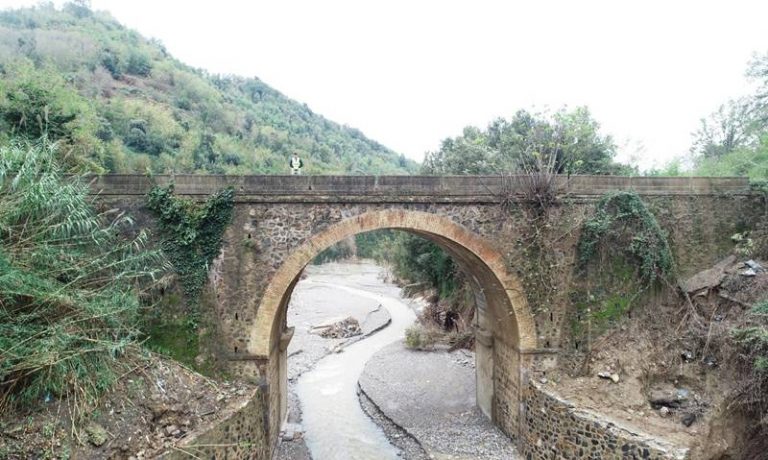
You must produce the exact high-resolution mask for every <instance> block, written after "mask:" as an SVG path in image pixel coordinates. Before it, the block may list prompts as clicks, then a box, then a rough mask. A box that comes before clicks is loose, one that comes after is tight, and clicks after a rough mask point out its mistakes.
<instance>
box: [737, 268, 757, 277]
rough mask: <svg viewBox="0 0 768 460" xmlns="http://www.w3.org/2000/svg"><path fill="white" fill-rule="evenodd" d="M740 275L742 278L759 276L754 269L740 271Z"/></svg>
mask: <svg viewBox="0 0 768 460" xmlns="http://www.w3.org/2000/svg"><path fill="white" fill-rule="evenodd" d="M739 275H741V276H755V275H757V272H756V271H755V270H754V269H752V268H748V269H746V270H742V271H740V272H739Z"/></svg>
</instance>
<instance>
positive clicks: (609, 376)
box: [597, 372, 619, 383]
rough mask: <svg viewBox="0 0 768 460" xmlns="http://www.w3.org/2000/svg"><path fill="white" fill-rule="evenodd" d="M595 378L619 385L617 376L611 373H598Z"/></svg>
mask: <svg viewBox="0 0 768 460" xmlns="http://www.w3.org/2000/svg"><path fill="white" fill-rule="evenodd" d="M597 376H598V377H600V378H601V379H606V380H610V381H612V382H613V383H619V374H616V373H611V372H598V373H597Z"/></svg>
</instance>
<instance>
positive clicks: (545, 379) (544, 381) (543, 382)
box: [539, 377, 549, 385]
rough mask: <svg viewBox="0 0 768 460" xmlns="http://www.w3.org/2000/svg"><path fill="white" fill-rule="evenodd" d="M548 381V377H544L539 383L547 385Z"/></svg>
mask: <svg viewBox="0 0 768 460" xmlns="http://www.w3.org/2000/svg"><path fill="white" fill-rule="evenodd" d="M548 381H549V380H547V378H546V377H542V378H540V379H539V383H541V384H542V385H546V384H547V382H548Z"/></svg>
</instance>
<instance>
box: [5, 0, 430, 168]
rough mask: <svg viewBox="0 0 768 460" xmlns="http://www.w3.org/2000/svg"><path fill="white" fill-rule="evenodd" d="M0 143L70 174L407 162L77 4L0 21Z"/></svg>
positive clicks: (267, 90) (257, 83) (252, 81)
mask: <svg viewBox="0 0 768 460" xmlns="http://www.w3.org/2000/svg"><path fill="white" fill-rule="evenodd" d="M0 75H2V78H1V79H0V114H2V115H0V142H5V141H8V140H10V139H11V138H16V137H23V138H30V139H35V138H38V137H40V136H41V135H47V136H48V138H49V139H52V140H57V141H59V142H60V143H61V144H62V148H61V149H60V151H61V152H62V153H63V154H64V155H66V158H67V159H68V162H69V163H70V165H72V166H76V167H77V168H78V169H88V170H97V171H103V172H119V173H125V172H140V173H144V172H147V171H150V172H152V173H169V172H176V173H191V172H200V173H227V174H270V173H277V174H280V173H286V172H287V159H288V158H289V156H290V155H291V154H292V153H293V152H298V153H299V155H300V156H301V157H302V158H304V159H305V165H306V167H305V170H306V171H307V172H308V173H311V174H319V173H344V174H374V173H378V174H408V173H410V172H412V171H415V170H416V167H417V165H416V163H415V162H413V161H411V160H407V159H406V158H405V157H404V156H403V155H399V154H397V153H395V152H393V151H391V150H389V149H387V148H386V147H384V146H382V145H381V144H379V143H377V142H375V141H373V140H371V139H368V138H367V137H365V135H363V133H361V132H360V131H359V130H357V129H354V128H350V127H347V126H342V125H339V124H337V123H334V122H333V121H330V120H328V119H326V118H324V117H323V116H321V115H318V114H316V113H314V112H312V110H311V109H310V108H309V107H307V105H306V104H301V103H299V102H296V101H294V100H291V99H290V98H288V97H286V96H284V95H283V94H281V93H280V92H278V91H277V90H275V89H273V88H272V87H270V86H269V85H267V84H266V83H264V82H262V81H261V80H259V79H258V78H244V77H238V76H221V75H211V74H208V73H207V72H205V71H204V70H200V69H193V68H191V67H189V66H187V65H185V64H183V63H181V62H179V61H178V60H176V59H174V58H173V57H172V56H171V55H170V54H169V53H168V51H167V50H166V49H165V48H164V47H163V45H162V44H161V43H159V42H157V41H155V40H149V39H146V38H144V37H142V36H141V35H140V34H138V33H137V32H135V31H133V30H130V29H128V28H126V27H124V26H122V25H121V24H120V23H118V22H117V21H116V20H115V19H114V18H112V17H111V16H110V15H109V14H108V13H104V12H94V11H91V10H90V9H88V8H86V7H85V6H83V5H82V4H81V3H79V2H74V3H69V4H66V5H65V6H64V7H63V8H62V9H61V10H57V9H56V8H54V7H53V6H52V5H50V4H49V5H40V6H37V7H33V8H24V9H17V10H6V11H2V12H0Z"/></svg>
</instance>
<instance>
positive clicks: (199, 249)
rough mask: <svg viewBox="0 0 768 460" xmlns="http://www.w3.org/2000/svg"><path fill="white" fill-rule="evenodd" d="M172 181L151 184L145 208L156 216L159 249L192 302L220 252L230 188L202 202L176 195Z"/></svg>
mask: <svg viewBox="0 0 768 460" xmlns="http://www.w3.org/2000/svg"><path fill="white" fill-rule="evenodd" d="M173 189H174V186H173V184H170V185H168V186H167V187H159V186H155V187H153V188H152V190H150V192H149V194H148V195H147V207H148V208H149V209H150V210H151V211H152V212H153V213H155V215H156V216H157V217H158V219H159V224H160V230H161V232H162V233H163V236H164V240H163V251H164V252H165V253H166V255H167V257H168V259H169V260H170V261H171V263H172V264H173V266H174V268H175V270H176V273H177V275H178V277H179V282H180V283H181V287H182V290H183V292H184V294H185V296H186V297H187V300H188V301H189V302H192V303H196V302H197V301H198V299H199V297H200V293H201V291H202V288H203V286H204V285H205V281H206V278H207V276H208V267H209V266H210V264H211V262H213V259H215V258H216V256H218V255H219V252H220V251H221V245H222V239H223V236H224V231H225V229H226V228H227V226H228V225H229V224H230V222H231V221H232V212H233V209H234V194H235V192H234V190H233V189H232V188H226V189H223V190H220V191H218V192H216V193H214V194H213V195H211V196H210V197H208V199H207V200H206V201H205V202H204V203H199V202H195V201H193V200H190V199H184V198H180V197H177V196H175V195H174V194H173Z"/></svg>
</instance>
